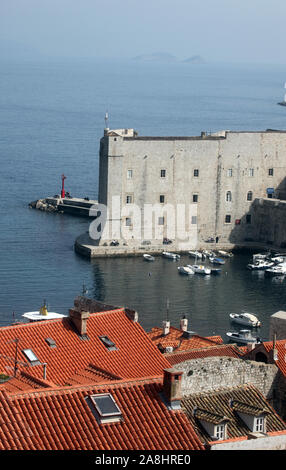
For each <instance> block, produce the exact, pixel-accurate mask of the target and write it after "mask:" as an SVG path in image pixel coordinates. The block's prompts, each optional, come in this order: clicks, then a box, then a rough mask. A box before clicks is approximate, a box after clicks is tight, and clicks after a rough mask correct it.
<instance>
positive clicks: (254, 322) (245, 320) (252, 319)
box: [229, 313, 261, 328]
mask: <svg viewBox="0 0 286 470" xmlns="http://www.w3.org/2000/svg"><path fill="white" fill-rule="evenodd" d="M229 317H230V319H231V321H233V322H235V323H238V324H240V325H244V326H249V327H253V328H257V327H259V326H261V322H260V321H259V320H258V318H257V317H256V316H255V315H253V314H252V313H230V314H229Z"/></svg>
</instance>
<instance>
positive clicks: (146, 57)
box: [133, 52, 206, 64]
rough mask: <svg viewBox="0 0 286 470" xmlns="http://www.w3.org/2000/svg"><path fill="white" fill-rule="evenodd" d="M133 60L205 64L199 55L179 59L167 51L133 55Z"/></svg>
mask: <svg viewBox="0 0 286 470" xmlns="http://www.w3.org/2000/svg"><path fill="white" fill-rule="evenodd" d="M133 60H136V61H138V62H155V63H156V62H158V63H159V62H160V63H162V62H164V63H174V62H178V63H180V62H182V63H185V64H205V63H206V61H205V60H204V59H203V57H201V56H200V55H194V56H191V57H188V58H187V59H184V60H180V59H178V58H177V57H175V56H174V55H172V54H169V53H167V52H155V53H153V54H141V55H138V56H136V57H133Z"/></svg>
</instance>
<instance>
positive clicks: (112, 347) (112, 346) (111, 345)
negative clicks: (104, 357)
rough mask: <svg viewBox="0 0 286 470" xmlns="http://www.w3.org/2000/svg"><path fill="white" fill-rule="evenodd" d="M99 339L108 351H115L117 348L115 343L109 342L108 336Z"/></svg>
mask: <svg viewBox="0 0 286 470" xmlns="http://www.w3.org/2000/svg"><path fill="white" fill-rule="evenodd" d="M99 339H100V340H101V341H102V343H103V344H104V346H105V347H106V348H107V349H108V351H115V350H116V349H117V347H116V346H115V343H113V341H111V340H110V339H109V338H108V336H100V337H99Z"/></svg>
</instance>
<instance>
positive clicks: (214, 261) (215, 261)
mask: <svg viewBox="0 0 286 470" xmlns="http://www.w3.org/2000/svg"><path fill="white" fill-rule="evenodd" d="M209 262H210V263H212V264H225V261H224V260H223V259H221V258H218V257H216V256H210V257H209Z"/></svg>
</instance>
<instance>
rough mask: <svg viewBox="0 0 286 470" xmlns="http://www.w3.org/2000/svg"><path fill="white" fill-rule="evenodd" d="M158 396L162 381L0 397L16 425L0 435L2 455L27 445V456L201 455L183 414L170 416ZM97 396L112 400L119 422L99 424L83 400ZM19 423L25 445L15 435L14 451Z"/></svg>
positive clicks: (200, 448)
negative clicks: (154, 452)
mask: <svg viewBox="0 0 286 470" xmlns="http://www.w3.org/2000/svg"><path fill="white" fill-rule="evenodd" d="M161 392H162V379H154V378H153V379H144V380H137V381H134V382H129V383H118V384H111V385H110V384H106V385H101V386H85V387H83V386H81V387H72V388H68V389H53V390H49V391H39V392H37V391H35V392H33V393H23V394H16V395H9V396H7V395H6V396H5V395H3V397H2V392H0V407H1V403H2V402H3V403H4V404H3V406H5V407H6V408H8V412H9V413H10V416H11V418H10V420H12V418H13V420H14V421H15V420H16V423H15V422H13V426H12V427H11V428H10V429H8V428H5V429H4V433H3V431H2V433H1V431H0V449H1V448H2V449H7V450H8V449H11V448H15V447H17V448H18V449H19V450H21V449H22V448H23V447H24V445H25V446H26V447H25V448H28V449H31V450H34V449H36V450H203V445H202V443H201V442H200V440H199V438H198V436H197V435H196V433H195V431H194V429H193V427H192V425H191V424H190V421H189V420H188V418H187V416H186V415H185V413H184V412H183V411H181V410H176V411H172V410H168V409H167V407H166V406H165V405H164V403H163V401H162V399H161V397H160V393H161ZM99 393H110V394H112V396H113V398H114V399H115V401H116V404H117V406H118V407H119V409H120V410H121V412H122V418H123V420H122V421H121V422H117V423H109V424H100V423H99V422H98V420H97V419H96V415H95V414H94V411H93V408H92V407H91V406H90V404H88V400H87V397H89V396H90V395H92V394H99ZM1 398H2V402H1ZM0 409H1V408H0ZM13 409H14V410H15V412H14V414H13V412H12V411H11V410H13ZM16 411H17V413H16ZM6 414H7V413H6ZM0 416H1V414H0ZM5 416H6V415H5ZM18 421H19V422H21V423H22V426H23V424H24V429H29V439H28V437H26V436H27V431H26V434H25V436H24V438H23V439H22V435H21V433H19V438H18V441H17V442H16V445H15V439H16V436H13V435H12V434H13V429H16V424H18ZM0 428H1V427H0ZM17 429H18V428H17ZM25 437H26V439H25ZM21 439H22V440H21Z"/></svg>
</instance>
